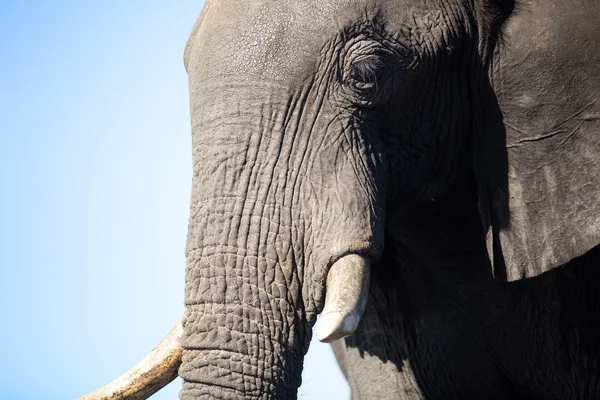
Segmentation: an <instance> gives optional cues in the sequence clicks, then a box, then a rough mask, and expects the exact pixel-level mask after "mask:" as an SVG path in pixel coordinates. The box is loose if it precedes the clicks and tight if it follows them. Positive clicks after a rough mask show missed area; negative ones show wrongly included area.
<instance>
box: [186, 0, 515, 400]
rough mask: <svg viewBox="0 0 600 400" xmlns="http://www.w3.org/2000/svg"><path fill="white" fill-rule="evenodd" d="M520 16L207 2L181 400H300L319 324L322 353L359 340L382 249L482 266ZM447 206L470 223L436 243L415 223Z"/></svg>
mask: <svg viewBox="0 0 600 400" xmlns="http://www.w3.org/2000/svg"><path fill="white" fill-rule="evenodd" d="M511 9H512V3H510V2H508V1H506V2H503V1H497V2H488V1H439V2H437V1H435V2H424V1H417V2H413V1H411V2H408V1H357V2H347V1H331V2H327V4H323V3H321V2H319V3H316V2H275V1H253V2H249V3H244V5H243V6H242V5H241V4H240V3H239V2H235V1H209V2H207V4H206V6H205V8H204V10H203V12H202V15H201V16H200V18H199V20H198V22H197V24H196V26H195V28H194V30H193V33H192V35H191V38H190V41H189V43H188V46H187V48H186V51H185V64H186V68H187V71H188V74H189V87H190V98H191V115H192V130H193V157H194V176H193V194H192V201H191V216H190V227H189V236H188V243H187V275H186V306H187V311H186V314H185V317H184V321H183V326H184V333H183V347H184V351H183V364H182V366H181V368H180V370H179V373H180V375H181V376H182V377H183V379H184V384H183V390H182V392H181V395H180V396H181V398H182V399H196V398H202V397H204V396H212V397H215V398H242V397H244V396H246V397H248V398H294V397H295V396H296V390H297V388H298V386H299V385H300V374H301V369H302V359H303V356H304V354H305V353H306V351H307V348H308V344H309V342H310V339H311V327H312V325H313V324H314V323H315V321H316V316H317V314H318V313H320V312H323V315H322V317H321V321H320V322H319V326H318V328H317V335H318V336H319V338H320V339H322V340H333V339H336V338H339V337H342V336H345V335H348V334H351V333H352V332H354V330H355V329H356V327H357V325H358V322H359V318H360V317H361V315H362V312H363V310H364V305H365V303H366V300H367V296H368V290H366V289H367V288H368V286H369V283H368V282H369V275H370V264H371V263H372V264H374V265H375V266H374V267H373V268H379V267H380V266H379V265H378V264H377V263H378V261H380V259H381V257H382V254H383V253H384V250H383V249H384V245H385V244H386V241H387V240H388V238H389V240H390V241H392V242H393V241H394V240H402V239H405V238H408V237H411V239H410V240H409V242H410V244H409V246H410V248H411V251H413V252H414V251H416V252H419V251H421V250H422V249H425V248H428V247H429V250H428V251H429V252H430V253H431V254H432V256H431V257H430V258H436V259H442V258H447V259H448V260H450V259H451V258H453V259H452V261H450V262H447V263H446V264H453V265H454V264H456V263H458V262H462V263H465V264H466V265H478V266H481V265H482V264H483V265H486V258H487V253H486V252H485V246H484V245H483V239H482V238H483V235H482V234H481V231H482V227H481V226H480V225H481V224H480V220H479V216H478V214H477V193H476V192H475V190H474V188H475V185H474V184H473V182H474V179H475V176H474V173H473V154H472V149H473V147H474V146H477V142H478V140H480V135H482V133H481V132H478V129H483V126H484V123H485V118H486V117H488V116H489V115H490V111H488V110H489V109H493V106H494V97H493V93H492V91H491V90H490V87H489V83H488V79H487V65H488V60H489V56H490V51H491V49H492V48H493V47H494V42H495V40H496V36H497V34H498V30H499V27H500V25H501V24H502V22H503V20H504V19H505V18H506V17H507V16H508V14H510V12H511ZM451 203H452V204H458V203H464V204H462V205H460V209H461V210H465V212H464V213H461V214H460V216H457V217H456V221H446V222H445V223H440V224H439V227H438V232H437V233H435V234H434V235H433V236H431V237H428V236H427V235H428V232H429V231H430V229H431V228H432V225H435V223H434V222H431V224H432V225H429V226H425V225H427V223H424V222H423V223H422V222H418V221H419V220H418V219H417V218H415V215H421V216H427V215H429V216H435V218H438V217H439V216H440V215H444V216H446V217H449V216H450V213H449V211H450V209H453V207H451V206H449V204H451ZM454 210H455V209H454ZM453 212H455V211H453ZM420 221H424V220H422V219H421V220H420ZM449 232H452V233H453V234H454V236H453V238H452V240H454V245H455V246H460V248H461V250H460V251H455V253H454V254H453V255H452V256H453V257H450V256H449V254H448V253H449V252H451V250H448V243H443V244H440V245H438V244H434V245H433V248H431V247H430V246H429V244H430V242H431V241H434V240H435V239H436V238H437V236H439V235H448V234H449ZM436 235H437V236H436ZM436 246H437V247H439V248H437V249H436V248H435V247H436ZM391 247H393V246H391ZM438 267H440V266H438ZM444 267H449V265H446V266H441V267H440V268H444ZM465 274H467V272H465ZM469 274H471V275H472V274H479V275H482V276H484V275H485V276H487V275H490V274H491V271H490V269H489V268H478V269H477V270H476V271H469Z"/></svg>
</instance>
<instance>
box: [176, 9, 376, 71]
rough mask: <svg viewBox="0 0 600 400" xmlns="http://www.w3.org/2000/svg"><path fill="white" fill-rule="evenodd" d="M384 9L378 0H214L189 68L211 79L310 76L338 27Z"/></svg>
mask: <svg viewBox="0 0 600 400" xmlns="http://www.w3.org/2000/svg"><path fill="white" fill-rule="evenodd" d="M379 3H381V0H380V1H379ZM381 9H382V7H381V4H378V1H376V0H323V1H297V0H263V1H239V0H213V1H211V2H210V3H209V6H207V7H205V9H204V11H203V15H202V16H201V17H200V20H199V21H200V22H199V23H198V26H197V29H196V30H195V32H194V33H193V34H192V37H191V38H190V45H189V46H188V47H189V48H191V49H192V50H190V53H191V54H188V55H187V56H188V59H189V65H188V72H190V73H191V72H192V69H195V71H196V72H197V73H201V74H205V75H206V78H207V79H214V77H215V76H218V75H221V74H222V75H224V76H226V77H228V78H231V77H232V76H236V75H239V76H244V77H248V78H258V79H269V80H270V81H273V80H279V81H290V78H292V79H293V78H294V77H298V78H303V77H306V76H310V75H311V74H312V73H314V70H315V66H316V65H317V61H318V60H319V57H320V56H321V55H322V54H323V53H324V51H325V50H327V46H328V44H331V43H332V42H335V39H336V38H339V37H340V35H339V34H340V32H343V30H344V29H345V28H348V27H350V26H353V25H357V24H360V23H361V22H365V21H369V20H372V19H373V18H374V17H375V16H376V15H378V14H380V11H381Z"/></svg>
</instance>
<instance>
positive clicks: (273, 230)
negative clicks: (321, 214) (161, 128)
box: [179, 159, 311, 400]
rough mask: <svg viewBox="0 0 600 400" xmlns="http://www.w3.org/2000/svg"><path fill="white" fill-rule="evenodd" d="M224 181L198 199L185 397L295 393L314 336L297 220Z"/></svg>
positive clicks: (190, 250) (191, 241)
mask: <svg viewBox="0 0 600 400" xmlns="http://www.w3.org/2000/svg"><path fill="white" fill-rule="evenodd" d="M229 162H232V159H229ZM211 168H213V167H211ZM214 168H218V167H217V166H214ZM231 169H232V168H231ZM231 169H229V171H231ZM225 173H226V174H227V172H225ZM203 176H213V175H203ZM196 178H198V179H202V177H199V176H196ZM196 178H195V179H196ZM227 180H228V179H227V178H226V177H225V179H224V180H223V181H222V182H221V184H220V185H218V186H216V187H212V186H210V185H207V184H206V183H205V182H202V184H201V186H202V187H205V188H206V187H211V188H212V189H213V190H215V192H213V193H207V192H208V190H207V191H203V192H202V193H195V194H194V197H193V200H192V210H191V217H190V229H189V232H190V233H189V237H188V246H187V269H186V296H185V301H186V313H185V316H184V319H183V327H184V333H183V339H182V345H183V348H184V351H183V357H182V366H181V367H180V370H179V375H180V376H181V377H182V378H183V379H184V384H183V388H182V391H181V393H180V398H181V399H182V400H186V399H190V400H191V399H194V400H197V399H199V398H226V399H238V398H239V399H241V398H246V399H247V398H256V399H258V398H260V399H270V398H271V399H272V398H277V399H286V398H295V397H296V391H297V389H298V387H299V386H300V381H301V372H302V359H303V356H304V354H305V353H306V350H307V349H308V343H309V342H310V335H311V332H310V326H309V325H308V324H307V323H306V316H305V314H304V312H305V310H304V304H303V301H302V295H301V288H302V271H301V270H300V269H299V267H298V265H299V263H298V260H297V259H296V258H297V256H296V255H297V254H301V251H300V248H294V245H293V243H301V241H302V229H300V228H301V227H299V226H298V221H299V220H300V219H299V216H298V215H295V216H294V215H293V214H294V213H295V212H294V211H293V209H292V208H291V207H285V206H283V205H282V204H283V203H284V202H281V201H280V202H279V203H277V202H275V201H273V200H271V201H269V200H268V199H267V198H266V197H262V196H261V193H260V190H261V189H260V188H256V189H255V188H254V187H252V186H253V185H249V186H246V185H244V184H243V183H240V182H239V181H238V180H236V182H235V183H231V186H229V185H228V182H227ZM238 188H239V190H240V191H239V192H236V191H237V190H238ZM223 191H225V192H226V193H223ZM216 192H220V193H216ZM300 262H301V261H300Z"/></svg>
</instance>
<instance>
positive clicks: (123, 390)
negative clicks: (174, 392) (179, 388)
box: [77, 319, 183, 400]
mask: <svg viewBox="0 0 600 400" xmlns="http://www.w3.org/2000/svg"><path fill="white" fill-rule="evenodd" d="M182 333H183V325H182V321H181V319H180V320H179V321H178V322H177V324H176V325H175V327H174V328H173V329H172V330H171V332H169V334H168V335H167V336H166V337H165V338H164V339H163V340H162V342H160V343H159V344H158V346H156V347H155V348H154V350H152V352H151V353H150V354H148V355H147V356H146V358H144V359H143V360H142V361H140V363H139V364H138V365H136V366H135V367H133V368H132V369H130V370H129V371H127V372H126V373H125V374H123V375H121V376H120V377H119V378H117V379H115V380H114V381H112V382H111V383H109V384H108V385H106V386H103V387H101V388H100V389H98V390H96V391H94V392H92V393H90V394H88V395H86V396H83V397H80V398H79V399H77V400H138V399H139V400H141V399H147V398H148V397H150V396H152V395H153V394H154V393H156V392H158V391H159V390H160V389H162V388H163V387H165V386H166V385H167V384H168V383H169V382H171V381H172V380H173V379H175V378H176V377H177V371H178V369H179V365H180V364H181V353H182V352H183V348H182V347H181V343H180V342H181V334H182Z"/></svg>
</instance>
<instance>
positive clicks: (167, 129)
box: [0, 0, 348, 400]
mask: <svg viewBox="0 0 600 400" xmlns="http://www.w3.org/2000/svg"><path fill="white" fill-rule="evenodd" d="M202 3H203V2H202V1H189V0H181V1H178V2H172V1H164V0H163V1H152V0H147V1H127V2H122V1H114V0H109V1H103V2H100V1H96V2H85V1H65V0H57V1H52V2H50V1H44V2H42V1H26V0H22V1H13V2H8V1H5V2H2V5H0V54H1V59H2V61H1V62H0V268H1V270H0V272H1V277H0V315H1V317H0V318H1V321H2V329H0V360H1V361H2V362H1V363H0V370H1V371H0V399H11V400H19V399H46V400H52V399H61V400H64V399H73V398H75V397H77V396H80V395H83V394H85V393H86V392H88V391H90V390H92V389H94V388H96V387H99V386H101V385H103V384H105V383H107V382H108V381H110V380H112V379H113V378H115V377H117V376H118V375H120V374H121V373H122V372H124V371H125V370H127V369H128V368H129V367H131V366H133V365H134V364H135V363H137V361H139V360H140V359H141V358H142V357H143V356H144V355H145V354H146V353H147V352H148V351H149V350H151V349H152V348H153V347H154V346H155V345H156V344H157V343H158V342H159V341H160V340H161V339H162V337H163V336H164V335H165V334H166V333H167V332H168V331H169V329H170V327H171V326H172V325H173V323H174V322H175V321H176V320H177V319H178V317H179V316H180V315H181V313H182V312H183V276H184V247H185V239H186V227H187V220H188V209H189V196H190V180H191V171H192V167H191V150H190V145H191V143H190V119H189V110H188V97H187V77H186V74H185V70H184V67H183V61H182V59H183V48H184V45H185V42H186V40H187V36H188V33H189V31H190V30H191V27H192V25H193V23H194V21H195V19H196V17H197V16H198V14H199V12H200V9H201V8H202ZM241 4H243V2H241ZM313 345H314V343H313ZM304 382H305V384H304V385H303V387H302V388H301V389H300V395H301V398H305V399H328V400H331V399H338V398H348V388H347V385H346V383H345V381H343V378H342V376H341V373H340V372H339V369H338V367H337V364H335V361H334V359H333V355H332V352H331V349H330V348H329V346H326V345H321V344H318V345H317V346H312V347H311V351H310V353H309V357H308V358H307V360H306V362H305V373H304ZM179 385H180V384H179V383H175V384H171V385H170V386H169V387H168V388H166V389H164V390H163V391H162V392H160V393H159V394H158V395H156V396H154V397H153V399H175V398H177V392H178V389H179Z"/></svg>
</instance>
